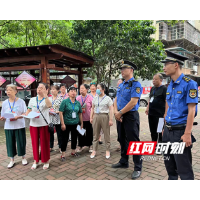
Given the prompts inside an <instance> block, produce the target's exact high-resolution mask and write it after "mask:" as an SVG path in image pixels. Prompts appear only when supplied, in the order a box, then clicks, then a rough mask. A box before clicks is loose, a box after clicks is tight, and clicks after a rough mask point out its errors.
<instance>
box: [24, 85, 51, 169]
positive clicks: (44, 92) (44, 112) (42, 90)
mask: <svg viewBox="0 0 200 200" xmlns="http://www.w3.org/2000/svg"><path fill="white" fill-rule="evenodd" d="M51 106H52V102H51V98H48V86H47V84H45V83H40V84H39V85H38V88H37V97H32V98H31V99H30V101H29V104H28V110H27V112H26V115H28V114H29V113H30V112H31V111H32V112H37V113H39V114H41V115H40V116H38V117H36V118H32V119H30V134H31V141H32V148H33V158H34V163H33V165H32V167H31V169H32V170H34V169H36V168H37V166H38V163H39V160H40V158H41V161H42V163H44V166H43V169H48V168H49V160H50V151H49V149H50V134H49V131H48V124H49V123H50V118H49V108H51ZM39 141H40V145H39ZM39 146H41V154H40V153H39Z"/></svg>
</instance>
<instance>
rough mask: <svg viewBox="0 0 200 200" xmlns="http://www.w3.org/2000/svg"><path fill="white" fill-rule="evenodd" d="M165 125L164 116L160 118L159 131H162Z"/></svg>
mask: <svg viewBox="0 0 200 200" xmlns="http://www.w3.org/2000/svg"><path fill="white" fill-rule="evenodd" d="M163 125H164V118H159V121H158V127H157V133H162V129H163Z"/></svg>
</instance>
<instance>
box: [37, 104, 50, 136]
mask: <svg viewBox="0 0 200 200" xmlns="http://www.w3.org/2000/svg"><path fill="white" fill-rule="evenodd" d="M38 109H39V108H38ZM39 111H40V109H39ZM40 113H41V115H42V117H43V119H44V121H45V122H46V123H47V125H48V126H49V128H48V130H49V133H54V125H53V123H52V122H51V123H49V124H48V122H47V120H46V119H45V117H44V115H43V114H42V112H41V111H40Z"/></svg>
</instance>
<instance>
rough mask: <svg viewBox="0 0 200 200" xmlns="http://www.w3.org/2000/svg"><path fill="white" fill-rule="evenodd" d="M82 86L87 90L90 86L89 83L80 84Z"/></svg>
mask: <svg viewBox="0 0 200 200" xmlns="http://www.w3.org/2000/svg"><path fill="white" fill-rule="evenodd" d="M82 86H84V87H85V89H86V90H89V88H90V87H89V85H87V84H82Z"/></svg>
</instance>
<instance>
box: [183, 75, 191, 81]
mask: <svg viewBox="0 0 200 200" xmlns="http://www.w3.org/2000/svg"><path fill="white" fill-rule="evenodd" d="M183 80H184V81H186V82H189V81H190V80H191V78H189V77H187V76H184V77H183Z"/></svg>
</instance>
